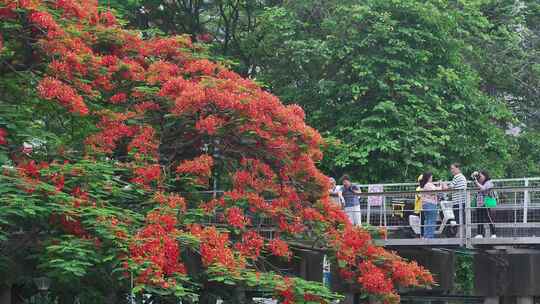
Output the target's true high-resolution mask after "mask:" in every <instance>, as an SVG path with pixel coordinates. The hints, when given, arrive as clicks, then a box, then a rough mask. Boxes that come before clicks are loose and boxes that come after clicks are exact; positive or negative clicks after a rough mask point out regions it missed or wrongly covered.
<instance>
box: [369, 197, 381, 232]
mask: <svg viewBox="0 0 540 304" xmlns="http://www.w3.org/2000/svg"><path fill="white" fill-rule="evenodd" d="M370 217H371V204H370V203H369V200H368V202H367V214H366V224H368V225H369V219H370ZM379 226H380V225H379Z"/></svg>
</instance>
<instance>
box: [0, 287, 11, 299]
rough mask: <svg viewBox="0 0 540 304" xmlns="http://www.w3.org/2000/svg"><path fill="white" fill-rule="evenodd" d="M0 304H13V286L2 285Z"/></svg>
mask: <svg viewBox="0 0 540 304" xmlns="http://www.w3.org/2000/svg"><path fill="white" fill-rule="evenodd" d="M0 304H11V284H8V285H0Z"/></svg>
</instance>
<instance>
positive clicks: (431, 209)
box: [420, 172, 446, 239]
mask: <svg viewBox="0 0 540 304" xmlns="http://www.w3.org/2000/svg"><path fill="white" fill-rule="evenodd" d="M420 187H421V188H422V191H437V190H443V189H444V188H446V187H445V186H444V185H443V186H435V184H434V183H433V174H432V173H431V172H425V173H424V174H422V179H421V180H420ZM421 198H422V209H423V213H424V218H425V219H424V224H425V227H424V233H423V237H424V238H426V239H432V238H434V237H435V227H436V225H437V213H438V209H437V201H438V199H437V193H423V194H421Z"/></svg>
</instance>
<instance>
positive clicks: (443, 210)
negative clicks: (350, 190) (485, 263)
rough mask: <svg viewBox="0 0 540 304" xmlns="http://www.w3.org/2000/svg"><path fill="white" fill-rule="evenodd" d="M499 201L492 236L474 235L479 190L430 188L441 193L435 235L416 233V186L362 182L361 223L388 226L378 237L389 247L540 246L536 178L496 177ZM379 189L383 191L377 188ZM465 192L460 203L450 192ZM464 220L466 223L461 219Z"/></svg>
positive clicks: (539, 180) (539, 197)
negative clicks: (477, 236)
mask: <svg viewBox="0 0 540 304" xmlns="http://www.w3.org/2000/svg"><path fill="white" fill-rule="evenodd" d="M494 184H495V187H496V188H494V190H495V191H496V194H497V207H495V208H493V209H492V215H493V220H494V222H495V227H496V235H497V237H496V238H491V237H490V236H489V235H486V237H484V238H475V237H474V236H476V235H477V233H478V228H479V225H483V226H485V228H484V229H485V230H486V231H489V229H488V223H486V222H481V221H480V219H479V218H478V210H479V208H477V207H476V206H475V197H476V194H477V190H476V188H475V187H473V185H470V186H469V190H466V191H461V193H460V191H452V190H447V191H434V192H435V193H437V195H438V196H440V197H441V204H440V212H439V213H440V216H439V221H438V223H437V227H436V229H437V232H436V238H435V239H423V238H420V229H421V226H422V225H421V222H420V216H419V215H418V214H416V213H415V212H414V198H415V195H416V194H417V192H416V191H415V188H416V185H415V184H413V183H409V184H407V183H404V184H383V185H360V186H361V188H362V191H363V192H364V193H363V194H361V195H360V196H361V197H362V199H361V201H362V212H361V213H362V223H363V224H370V225H371V226H374V227H380V228H382V229H386V230H387V239H385V240H380V241H378V243H379V244H381V245H384V246H389V247H401V246H407V247H414V246H424V247H467V248H476V247H493V246H519V247H539V248H540V178H523V179H505V180H494ZM381 190H382V192H381ZM460 195H461V197H466V200H465V202H463V203H461V204H458V203H456V202H454V201H452V196H454V197H459V196H460ZM463 223H464V224H463Z"/></svg>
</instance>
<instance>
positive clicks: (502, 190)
mask: <svg viewBox="0 0 540 304" xmlns="http://www.w3.org/2000/svg"><path fill="white" fill-rule="evenodd" d="M490 190H492V191H497V192H500V193H505V192H518V191H528V190H529V191H530V190H536V191H540V187H531V186H529V187H493V188H491V189H490ZM480 191H481V190H480V189H465V190H464V189H445V190H425V191H424V190H420V191H386V192H384V191H383V192H362V193H354V195H357V196H361V197H368V196H395V195H405V194H414V195H417V194H430V193H463V192H468V193H477V192H480Z"/></svg>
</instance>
